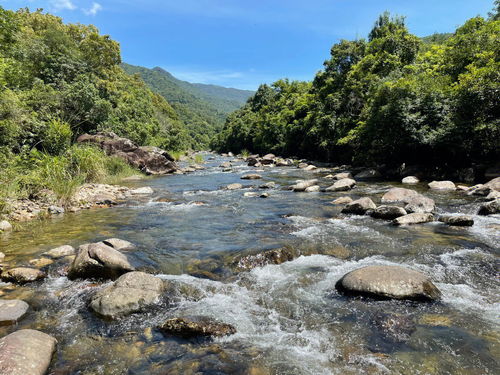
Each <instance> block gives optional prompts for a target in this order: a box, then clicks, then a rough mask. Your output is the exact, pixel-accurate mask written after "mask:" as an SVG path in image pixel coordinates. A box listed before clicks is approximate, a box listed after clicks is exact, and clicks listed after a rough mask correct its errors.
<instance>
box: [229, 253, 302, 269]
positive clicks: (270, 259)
mask: <svg viewBox="0 0 500 375" xmlns="http://www.w3.org/2000/svg"><path fill="white" fill-rule="evenodd" d="M299 255H300V253H299V252H298V251H296V250H295V249H293V248H289V247H282V248H279V249H273V250H266V251H263V252H261V253H258V254H252V255H245V256H242V257H240V258H238V259H236V260H235V261H234V266H235V268H236V270H238V271H249V270H252V269H254V268H257V267H264V266H266V265H268V264H281V263H284V262H288V261H291V260H294V259H295V258H297V257H298V256H299Z"/></svg>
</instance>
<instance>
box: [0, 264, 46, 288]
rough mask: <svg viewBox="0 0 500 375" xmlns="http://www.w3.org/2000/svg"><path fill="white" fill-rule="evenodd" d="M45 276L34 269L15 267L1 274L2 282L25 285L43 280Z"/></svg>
mask: <svg viewBox="0 0 500 375" xmlns="http://www.w3.org/2000/svg"><path fill="white" fill-rule="evenodd" d="M46 276H47V275H46V274H45V272H42V271H40V270H37V269H35V268H28V267H16V268H11V269H8V270H6V271H3V272H2V277H1V278H2V280H3V281H10V282H13V283H17V284H26V283H30V282H33V281H37V280H41V279H44V278H45V277H46Z"/></svg>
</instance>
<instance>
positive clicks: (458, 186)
mask: <svg viewBox="0 0 500 375" xmlns="http://www.w3.org/2000/svg"><path fill="white" fill-rule="evenodd" d="M457 190H458V191H468V190H469V187H468V186H466V185H457Z"/></svg>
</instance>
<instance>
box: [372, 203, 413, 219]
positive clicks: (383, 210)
mask: <svg viewBox="0 0 500 375" xmlns="http://www.w3.org/2000/svg"><path fill="white" fill-rule="evenodd" d="M406 214H407V213H406V211H405V209H404V208H401V207H398V206H386V205H382V206H378V207H377V208H376V209H375V210H374V211H373V212H372V213H371V216H372V217H374V218H376V219H384V220H393V219H395V218H397V217H400V216H404V215H406Z"/></svg>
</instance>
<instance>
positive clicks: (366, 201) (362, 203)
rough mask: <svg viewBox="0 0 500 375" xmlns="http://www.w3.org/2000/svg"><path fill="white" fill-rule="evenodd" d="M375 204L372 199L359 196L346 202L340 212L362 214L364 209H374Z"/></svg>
mask: <svg viewBox="0 0 500 375" xmlns="http://www.w3.org/2000/svg"><path fill="white" fill-rule="evenodd" d="M376 208H377V206H376V205H375V203H373V201H372V200H371V199H370V198H368V197H364V198H360V199H357V200H355V201H352V202H351V203H348V204H347V205H346V206H345V207H344V208H343V209H342V211H341V212H342V213H343V214H355V215H364V214H365V213H366V211H368V210H374V209H376Z"/></svg>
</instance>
